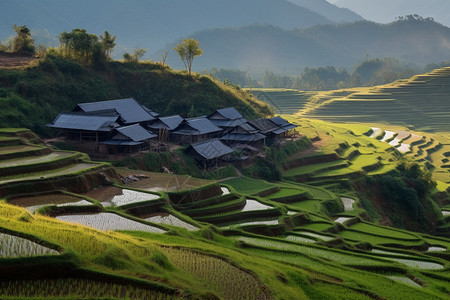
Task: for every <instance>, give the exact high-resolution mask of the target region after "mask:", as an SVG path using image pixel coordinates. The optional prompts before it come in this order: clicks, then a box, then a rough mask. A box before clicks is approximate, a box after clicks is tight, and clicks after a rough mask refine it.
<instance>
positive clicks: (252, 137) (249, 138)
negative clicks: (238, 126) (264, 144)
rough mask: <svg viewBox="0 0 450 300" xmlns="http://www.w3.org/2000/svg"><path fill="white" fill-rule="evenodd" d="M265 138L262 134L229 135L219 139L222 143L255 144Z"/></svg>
mask: <svg viewBox="0 0 450 300" xmlns="http://www.w3.org/2000/svg"><path fill="white" fill-rule="evenodd" d="M264 138H266V136H265V135H264V134H262V133H259V132H258V133H254V134H251V133H229V134H226V135H224V136H223V137H221V138H220V139H221V140H224V141H240V142H256V141H259V140H262V139H264Z"/></svg>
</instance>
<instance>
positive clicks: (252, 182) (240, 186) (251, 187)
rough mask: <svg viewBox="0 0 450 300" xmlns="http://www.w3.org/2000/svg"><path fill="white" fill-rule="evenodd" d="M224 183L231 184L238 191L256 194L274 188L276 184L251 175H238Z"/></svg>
mask: <svg viewBox="0 0 450 300" xmlns="http://www.w3.org/2000/svg"><path fill="white" fill-rule="evenodd" d="M222 183H223V184H227V185H230V186H231V187H233V188H234V189H235V190H236V191H237V192H238V193H240V194H246V195H255V194H259V193H261V192H264V191H267V190H270V189H273V188H275V187H276V185H274V184H272V183H269V182H267V181H264V180H258V179H252V178H249V177H238V178H233V179H230V180H226V181H222Z"/></svg>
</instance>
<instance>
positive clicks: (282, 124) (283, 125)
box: [269, 116, 298, 134]
mask: <svg viewBox="0 0 450 300" xmlns="http://www.w3.org/2000/svg"><path fill="white" fill-rule="evenodd" d="M269 120H270V121H271V122H272V123H274V124H276V125H277V126H278V127H281V128H283V129H285V130H286V131H285V132H284V134H286V133H287V132H288V131H289V130H291V129H294V128H297V127H298V126H297V125H294V124H292V123H289V122H288V121H286V120H285V119H283V118H282V117H280V116H276V117H273V118H270V119H269Z"/></svg>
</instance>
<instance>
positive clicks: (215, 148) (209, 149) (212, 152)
mask: <svg viewBox="0 0 450 300" xmlns="http://www.w3.org/2000/svg"><path fill="white" fill-rule="evenodd" d="M190 147H191V148H192V149H194V151H195V152H196V153H197V154H198V155H200V156H201V157H203V158H204V159H213V158H218V157H221V156H224V155H226V154H230V153H232V152H233V149H231V148H230V147H228V146H227V145H225V144H224V143H222V142H221V141H219V140H218V139H212V140H207V141H203V142H200V143H195V144H191V145H190Z"/></svg>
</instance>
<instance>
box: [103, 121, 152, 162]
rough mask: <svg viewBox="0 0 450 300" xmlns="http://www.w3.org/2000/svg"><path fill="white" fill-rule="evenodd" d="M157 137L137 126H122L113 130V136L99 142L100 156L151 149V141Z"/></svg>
mask: <svg viewBox="0 0 450 300" xmlns="http://www.w3.org/2000/svg"><path fill="white" fill-rule="evenodd" d="M156 137H157V135H156V134H153V133H151V132H149V131H148V130H146V129H145V128H144V127H142V126H141V125H139V124H133V125H129V126H122V127H118V128H115V129H114V135H113V136H112V137H111V138H110V139H107V140H104V141H102V142H100V146H99V152H100V153H101V154H116V155H117V154H132V153H135V152H139V151H142V150H148V149H150V148H151V141H152V139H156Z"/></svg>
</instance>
